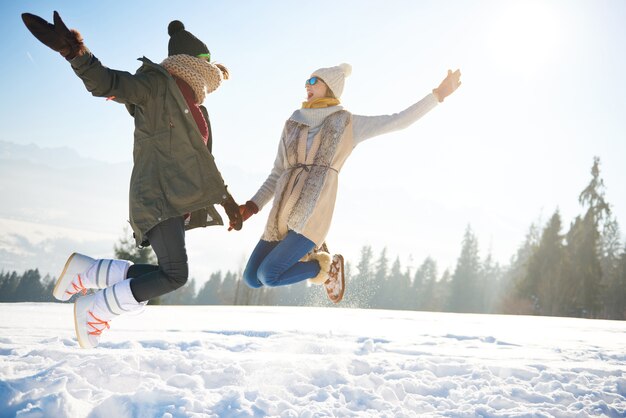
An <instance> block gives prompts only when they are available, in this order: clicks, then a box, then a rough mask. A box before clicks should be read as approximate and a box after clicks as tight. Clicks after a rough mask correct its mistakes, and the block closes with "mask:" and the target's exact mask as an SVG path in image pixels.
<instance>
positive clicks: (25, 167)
mask: <svg viewBox="0 0 626 418" xmlns="http://www.w3.org/2000/svg"><path fill="white" fill-rule="evenodd" d="M131 169H132V167H131V164H130V163H118V164H110V163H107V162H103V161H98V160H94V159H90V158H84V157H81V156H80V155H79V154H78V153H77V152H76V151H75V150H73V149H70V148H66V147H63V148H45V147H40V146H38V145H34V144H30V145H20V144H15V143H11V142H7V141H0V197H1V200H2V204H1V205H0V270H3V269H4V270H9V269H10V270H18V271H20V270H23V269H25V268H34V267H39V268H40V269H41V270H42V272H43V273H44V274H45V273H46V272H48V263H50V264H51V265H58V263H59V260H61V259H64V258H65V257H67V255H68V251H75V250H76V249H79V248H81V247H83V248H85V247H86V248H89V249H90V250H93V251H96V252H98V253H102V252H106V253H107V255H111V254H110V253H112V251H113V244H114V243H115V241H116V239H115V238H114V237H116V236H117V237H119V236H121V234H122V231H123V227H124V225H125V223H126V220H127V219H128V182H129V178H130V172H131ZM62 261H63V260H61V262H62ZM50 268H52V267H50Z"/></svg>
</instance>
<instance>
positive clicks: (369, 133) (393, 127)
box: [250, 93, 438, 210]
mask: <svg viewBox="0 0 626 418" xmlns="http://www.w3.org/2000/svg"><path fill="white" fill-rule="evenodd" d="M437 104H438V101H437V98H436V97H435V95H434V94H432V93H430V94H428V95H426V96H425V97H424V98H423V99H422V100H420V101H418V102H417V103H415V104H413V105H412V106H410V107H408V108H407V109H405V110H403V111H401V112H398V113H394V114H392V115H380V116H361V115H352V124H351V129H352V132H351V134H352V138H353V146H354V147H356V146H357V145H358V144H360V143H361V142H363V141H365V140H366V139H369V138H373V137H376V136H379V135H383V134H386V133H389V132H393V131H398V130H402V129H405V128H407V127H408V126H410V125H411V124H413V123H414V122H416V121H417V120H418V119H420V118H421V117H422V116H424V115H425V114H426V113H428V112H429V111H430V110H432V109H433V108H434V107H435V106H437ZM340 110H343V107H342V106H332V107H327V108H321V109H298V110H296V111H295V112H293V114H292V115H291V117H290V118H289V120H291V121H294V122H297V123H301V124H304V125H307V126H308V127H309V130H308V134H307V147H306V149H307V152H308V151H309V150H310V149H311V144H312V143H313V139H314V138H315V135H317V134H318V133H319V130H320V128H321V126H322V123H323V122H324V120H325V119H326V118H327V117H328V116H329V115H331V114H333V113H335V112H338V111H340ZM283 155H284V154H283V152H282V144H279V148H278V153H277V156H276V159H275V160H274V167H273V168H272V171H271V173H270V174H269V176H268V177H267V179H266V180H265V182H264V183H263V184H262V185H261V187H260V188H259V190H258V191H257V192H256V194H255V195H254V196H253V197H252V199H250V200H252V201H253V202H254V203H255V204H256V205H257V206H258V208H259V210H260V209H261V208H263V206H265V205H266V204H267V203H268V202H269V201H270V200H271V199H272V198H273V197H274V193H275V190H276V183H277V181H278V179H279V178H280V177H281V176H282V175H283V174H284V173H285V171H286V169H285V166H286V165H285V162H284V160H283Z"/></svg>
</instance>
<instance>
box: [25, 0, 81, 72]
mask: <svg viewBox="0 0 626 418" xmlns="http://www.w3.org/2000/svg"><path fill="white" fill-rule="evenodd" d="M53 19H54V20H53V21H54V24H51V23H48V22H46V21H45V20H43V19H42V18H40V17H39V16H35V15H33V14H30V13H22V20H23V21H24V24H25V25H26V27H27V28H28V30H29V31H30V33H32V34H33V35H34V36H35V38H37V39H39V41H40V42H41V43H43V44H44V45H46V46H48V47H49V48H52V49H53V50H55V51H57V52H58V53H60V54H61V55H62V56H63V58H65V59H66V60H68V61H69V60H71V59H72V58H75V57H79V56H81V55H83V54H84V53H85V51H86V50H87V48H86V47H85V45H84V44H83V37H82V36H81V35H80V33H79V32H78V31H77V30H76V29H72V30H70V29H68V28H67V26H65V23H63V21H62V20H61V16H59V13H57V12H56V11H55V12H54V16H53Z"/></svg>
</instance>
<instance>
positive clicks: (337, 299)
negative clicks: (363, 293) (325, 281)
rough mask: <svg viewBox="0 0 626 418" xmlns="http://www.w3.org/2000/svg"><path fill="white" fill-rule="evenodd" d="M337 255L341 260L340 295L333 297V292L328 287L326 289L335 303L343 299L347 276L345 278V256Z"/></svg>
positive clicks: (329, 297)
mask: <svg viewBox="0 0 626 418" xmlns="http://www.w3.org/2000/svg"><path fill="white" fill-rule="evenodd" d="M337 257H338V258H339V259H340V260H341V291H340V292H339V295H337V297H333V295H332V293H331V292H329V291H328V289H326V293H327V294H328V299H330V301H331V302H333V303H339V302H341V300H342V299H343V294H344V292H345V291H346V278H345V270H344V263H343V256H342V255H339V254H337Z"/></svg>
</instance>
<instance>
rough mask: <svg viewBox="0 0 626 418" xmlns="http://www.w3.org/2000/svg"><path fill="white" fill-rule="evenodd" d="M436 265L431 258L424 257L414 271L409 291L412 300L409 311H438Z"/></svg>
mask: <svg viewBox="0 0 626 418" xmlns="http://www.w3.org/2000/svg"><path fill="white" fill-rule="evenodd" d="M437 285H438V284H437V263H436V262H435V260H433V259H432V258H431V257H426V259H424V261H423V262H422V264H421V265H420V266H419V267H418V268H417V270H416V271H415V276H414V277H413V283H412V285H411V291H410V292H409V295H410V296H411V298H412V300H411V302H410V304H409V306H410V309H415V310H419V311H435V310H439V306H438V301H437V295H436V289H437Z"/></svg>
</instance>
